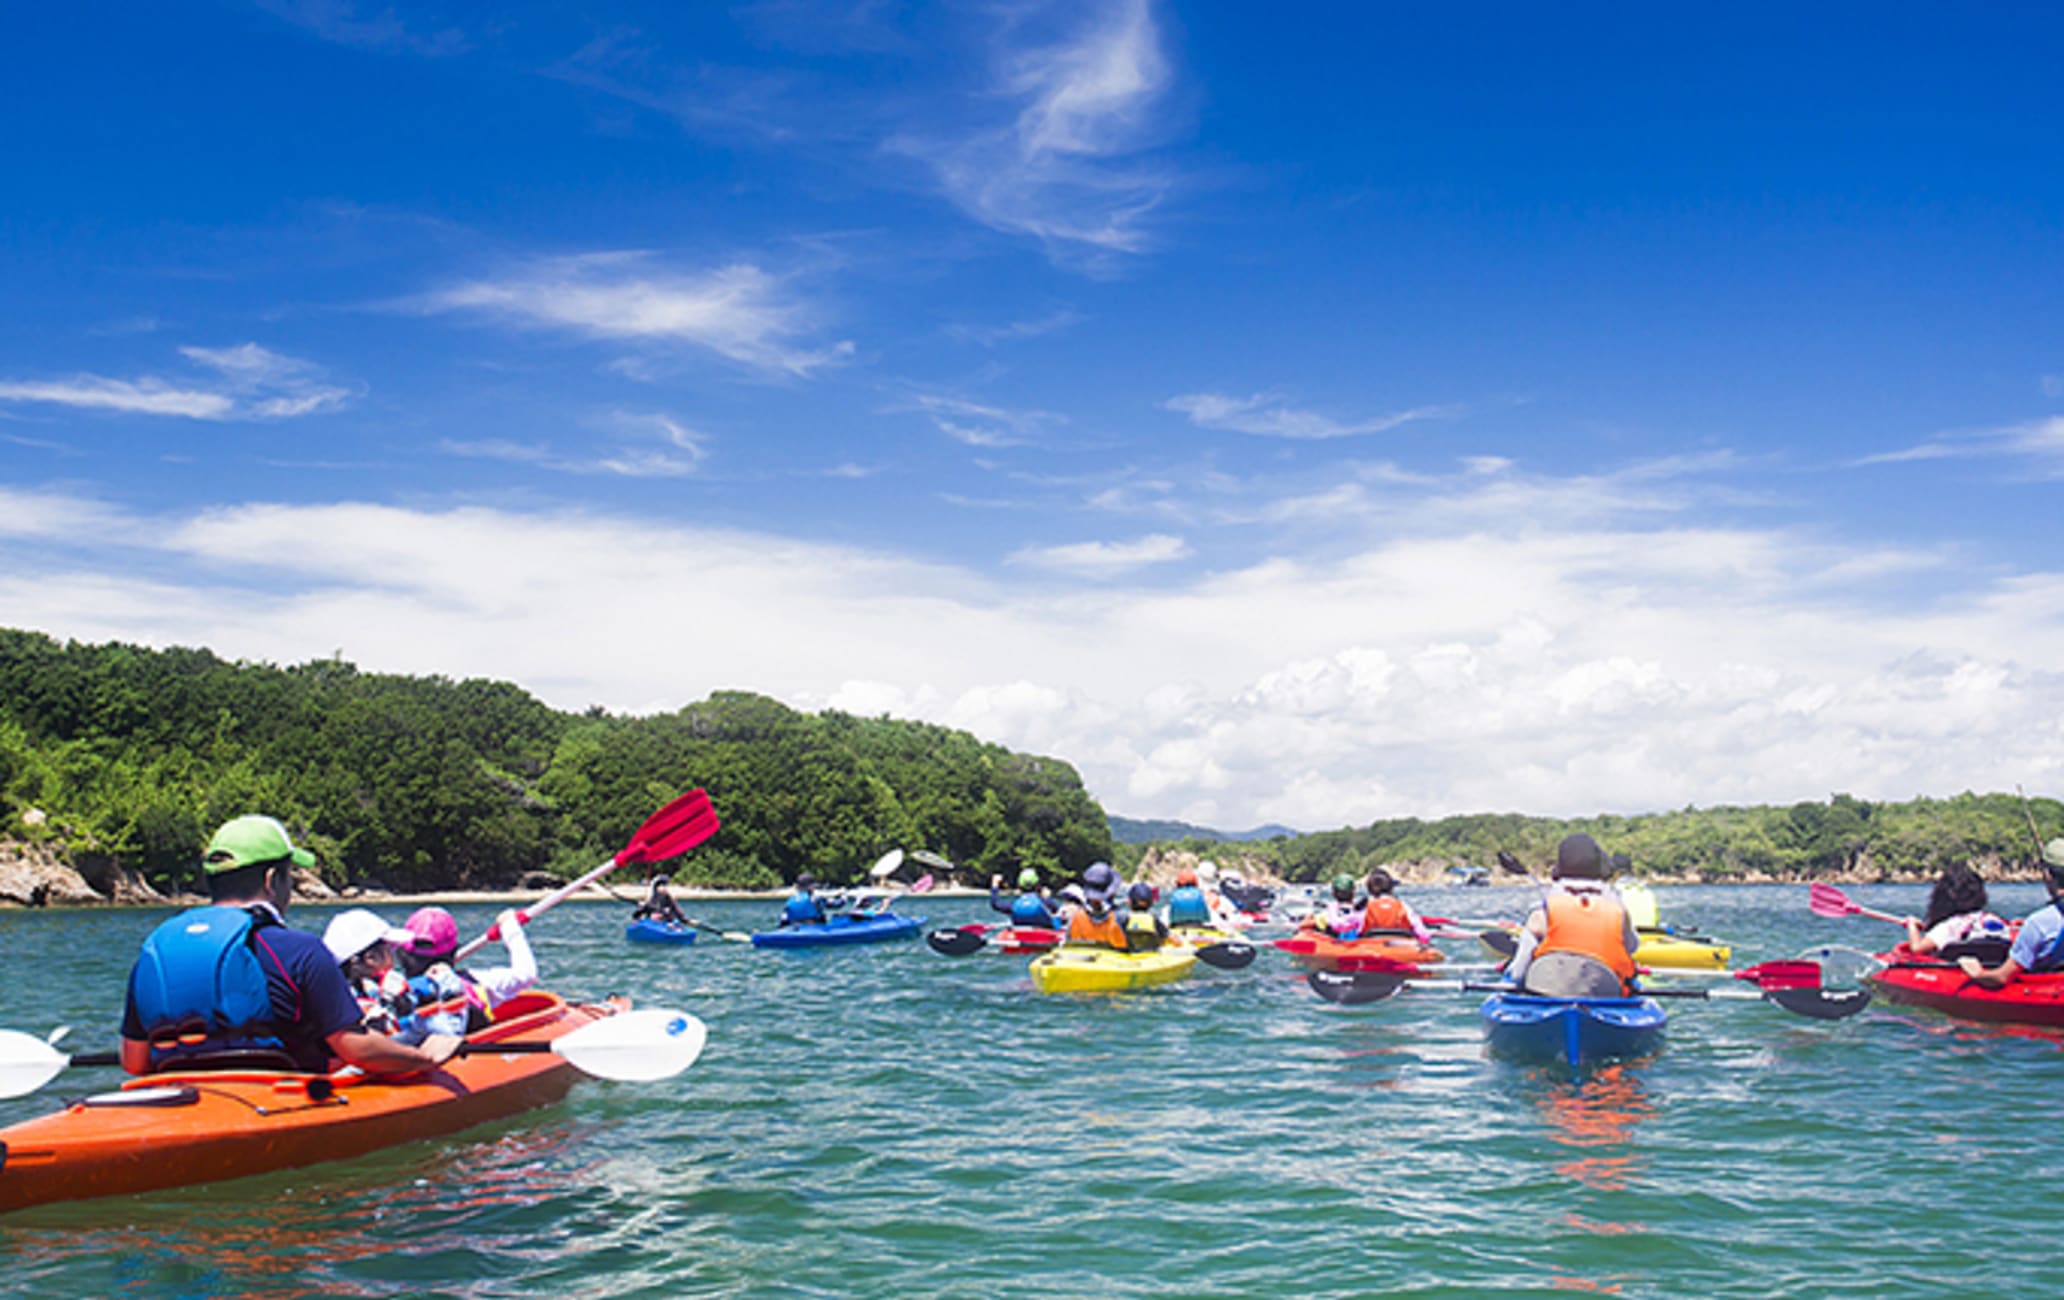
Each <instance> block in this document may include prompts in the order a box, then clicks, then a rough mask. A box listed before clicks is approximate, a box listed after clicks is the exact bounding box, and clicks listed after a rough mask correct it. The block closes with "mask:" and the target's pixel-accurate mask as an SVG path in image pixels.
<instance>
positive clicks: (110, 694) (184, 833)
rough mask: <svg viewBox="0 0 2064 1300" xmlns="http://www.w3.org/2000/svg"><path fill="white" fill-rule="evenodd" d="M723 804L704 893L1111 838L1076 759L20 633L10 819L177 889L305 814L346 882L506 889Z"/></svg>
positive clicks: (749, 713)
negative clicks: (689, 798) (684, 812)
mask: <svg viewBox="0 0 2064 1300" xmlns="http://www.w3.org/2000/svg"><path fill="white" fill-rule="evenodd" d="M696 785H700V786H703V787H705V788H707V789H708V791H709V793H710V798H711V799H712V801H713V802H714V803H715V804H716V807H717V811H718V813H719V815H720V816H721V817H722V819H723V822H724V828H723V830H722V831H720V832H719V833H718V834H717V836H716V837H715V838H714V839H712V840H711V841H709V843H707V844H706V845H704V846H702V847H701V848H699V849H697V850H696V851H695V852H693V853H691V854H689V855H688V856H687V857H686V858H684V859H682V860H681V861H680V863H678V864H677V872H678V874H679V875H681V876H682V878H684V879H688V880H694V881H702V882H709V883H725V884H737V885H755V884H758V885H773V884H777V883H782V882H786V881H790V880H793V879H794V878H795V876H796V875H797V874H798V873H799V872H801V871H804V870H810V871H814V872H816V873H817V874H818V875H820V876H824V875H827V873H828V874H830V875H832V876H834V877H836V876H837V875H838V874H839V873H841V872H847V871H854V870H857V869H859V868H862V867H864V866H865V865H866V864H868V863H870V862H872V861H873V860H874V859H875V858H876V857H878V856H879V855H880V854H881V853H882V852H883V851H884V850H886V849H889V848H892V847H897V846H902V847H907V848H912V849H915V848H929V849H932V850H934V851H936V852H940V853H944V854H946V855H948V856H949V857H951V858H952V859H953V860H954V861H955V862H958V863H963V864H966V865H968V866H970V867H973V868H975V869H978V870H981V871H988V870H990V869H992V868H993V869H996V870H1004V869H1012V870H1014V869H1016V867H1017V865H1018V864H1020V863H1024V864H1029V865H1033V866H1037V867H1041V868H1043V869H1045V870H1048V871H1053V872H1062V871H1066V872H1074V871H1079V870H1081V869H1082V868H1083V867H1084V866H1086V865H1087V864H1088V863H1089V862H1091V861H1093V860H1095V859H1097V858H1100V857H1109V856H1110V854H1111V839H1110V832H1109V830H1108V829H1107V827H1106V825H1105V822H1104V815H1103V810H1102V809H1100V808H1099V807H1098V806H1097V805H1096V803H1095V802H1094V801H1092V800H1091V799H1090V797H1089V795H1088V794H1087V793H1086V792H1085V791H1084V790H1083V788H1082V781H1081V778H1080V777H1079V776H1078V775H1077V774H1076V772H1075V770H1074V768H1073V767H1071V766H1069V765H1068V764H1066V763H1062V762H1058V761H1055V760H1053V759H1046V758H1037V757H1033V756H1029V755H1024V754H1015V753H1012V752H1010V751H1008V750H1006V749H1003V748H1001V747H999V746H996V745H989V744H984V743H982V742H980V741H978V740H976V739H975V738H974V737H973V736H970V735H968V734H967V733H965V732H958V731H951V730H948V729H946V728H943V727H935V726H929V725H926V724H922V723H912V722H896V721H891V720H889V719H886V718H883V719H862V718H854V717H851V716H848V715H845V714H841V713H835V712H829V713H823V714H816V715H811V714H803V713H797V712H795V711H794V710H792V709H789V708H787V707H785V706H784V705H782V704H779V703H777V702H776V701H773V700H770V699H766V698H763V697H760V696H756V695H749V694H741V693H720V694H716V695H712V696H711V697H710V698H709V699H707V700H705V701H703V702H701V703H699V704H693V705H690V706H688V707H687V708H684V709H681V710H680V711H678V712H675V713H668V714H663V715H660V716H656V717H643V718H627V717H617V716H614V715H611V714H607V713H603V712H601V711H599V710H593V711H590V712H589V713H587V714H583V715H573V714H565V713H560V712H557V711H555V710H553V709H550V708H547V707H546V706H545V705H543V704H541V703H539V702H538V701H537V700H535V699H533V698H532V697H531V696H530V695H529V694H527V693H526V692H524V691H523V690H521V689H519V688H518V687H515V686H513V685H510V684H508V683H505V682H488V681H460V682H454V681H451V680H449V679H446V678H442V677H399V676H391V675H383V674H372V673H361V672H359V671H358V670H357V669H356V668H354V667H353V666H352V665H350V664H348V663H345V662H342V661H341V660H318V661H315V662H312V663H307V664H301V665H297V666H294V667H288V668H278V667H273V666H271V665H266V664H246V663H230V662H226V661H224V660H222V659H219V658H217V657H216V656H215V655H213V654H212V653H210V652H208V651H206V650H185V649H175V650H164V651H154V650H145V649H139V648H137V647H133V646H126V645H98V646H92V645H82V644H78V643H70V644H67V643H61V642H58V641H55V640H52V639H51V638H49V637H46V636H43V635H41V634H38V633H32V632H20V631H9V630H0V807H4V808H5V810H6V811H7V812H8V813H9V814H10V815H9V816H8V821H9V823H10V824H11V825H12V826H14V827H16V828H20V827H21V821H20V818H19V817H18V816H16V815H14V814H17V813H18V812H19V811H21V810H23V809H26V808H30V807H34V808H38V809H41V810H42V811H43V812H44V813H46V814H47V815H48V817H49V821H48V823H46V824H45V826H44V827H42V828H40V829H17V830H15V831H13V832H11V833H15V834H39V835H45V836H50V837H54V838H58V839H61V840H65V841H67V843H68V847H71V848H74V849H86V848H92V849H96V850H98V851H101V852H105V853H108V854H111V855H113V856H114V858H115V859H116V861H117V862H118V863H119V864H121V865H123V866H127V867H132V868H135V869H138V870H140V871H142V872H143V873H144V875H145V876H146V878H148V879H150V880H152V881H153V883H156V884H159V885H165V884H171V883H181V884H187V883H191V881H192V874H193V871H194V863H195V861H196V859H197V858H198V855H199V849H200V846H201V844H202V842H203V841H204V840H205V838H206V836H207V834H208V833H209V831H210V830H211V829H212V828H213V827H214V826H215V825H216V824H218V823H219V822H221V821H223V820H225V819H226V818H229V817H232V816H235V815H237V814H239V813H244V812H251V811H263V812H269V813H272V814H273V815H275V816H278V817H280V818H281V819H282V820H284V821H285V822H286V823H287V824H288V825H289V826H290V827H291V828H292V829H293V830H294V831H295V833H296V834H297V835H298V836H301V837H302V838H303V839H305V841H306V842H307V843H308V845H309V847H311V848H313V849H315V850H316V851H317V852H318V853H320V854H321V856H322V859H323V865H324V870H325V871H326V873H328V874H329V875H330V876H331V878H332V879H333V881H335V882H336V883H340V884H342V883H350V882H360V883H377V884H382V885H386V886H389V887H393V888H404V889H426V888H437V887H449V886H488V885H499V884H505V883H509V882H511V881H513V880H514V879H515V878H516V877H517V876H519V875H520V874H522V873H523V872H526V871H531V870H536V869H539V868H547V869H553V870H558V871H560V872H562V873H563V872H565V871H567V870H568V869H570V868H576V867H586V866H591V865H593V864H594V863H596V862H599V861H601V860H602V859H604V858H606V857H608V856H609V855H610V854H611V853H612V852H614V851H615V850H616V849H618V848H620V847H621V846H622V844H623V842H624V840H625V839H626V838H627V837H628V836H629V835H630V833H631V831H632V830H634V829H635V828H636V827H637V826H638V824H639V823H640V822H641V821H643V820H644V818H645V817H646V816H647V815H648V814H650V813H651V812H652V811H653V810H654V809H655V808H657V807H659V805H660V804H662V803H664V802H665V801H666V800H667V799H668V798H670V797H671V796H673V795H675V794H677V793H679V792H680V791H681V790H683V789H686V788H688V787H690V786H696Z"/></svg>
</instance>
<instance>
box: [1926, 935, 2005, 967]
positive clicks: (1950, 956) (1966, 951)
mask: <svg viewBox="0 0 2064 1300" xmlns="http://www.w3.org/2000/svg"><path fill="white" fill-rule="evenodd" d="M2013 946H2014V945H2013V943H2012V942H2011V941H2009V940H2006V939H1967V940H1965V941H1964V942H1963V943H1949V944H1944V945H1943V946H1942V947H1941V949H1940V950H1938V952H1937V953H1936V955H1937V956H1939V957H1941V958H1942V960H1944V961H1956V960H1958V959H1959V958H1963V957H1976V958H1977V959H1978V960H1979V961H1980V962H1982V963H1984V964H1985V965H1987V966H1997V965H1999V964H2000V963H2001V962H2003V961H2005V960H2006V959H2007V953H2008V952H2009V951H2011V950H2012V949H2013Z"/></svg>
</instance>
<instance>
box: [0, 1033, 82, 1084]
mask: <svg viewBox="0 0 2064 1300" xmlns="http://www.w3.org/2000/svg"><path fill="white" fill-rule="evenodd" d="M71 1063H72V1058H71V1057H69V1056H66V1055H65V1054H64V1053H63V1052H60V1051H58V1050H57V1049H56V1048H54V1047H52V1046H51V1045H50V1044H49V1043H46V1042H44V1041H43V1040H42V1039H40V1038H38V1037H36V1036H35V1035H34V1034H25V1033H23V1032H22V1031H21V1030H19V1029H0V1099H5V1098H9V1097H26V1096H28V1095H29V1094H30V1093H32V1092H34V1091H36V1089H38V1088H40V1087H42V1086H43V1085H44V1084H46V1083H49V1082H50V1081H51V1080H52V1079H55V1078H56V1077H57V1076H58V1074H59V1073H60V1072H61V1071H62V1070H63V1069H64V1068H65V1067H66V1066H67V1065H70V1064H71Z"/></svg>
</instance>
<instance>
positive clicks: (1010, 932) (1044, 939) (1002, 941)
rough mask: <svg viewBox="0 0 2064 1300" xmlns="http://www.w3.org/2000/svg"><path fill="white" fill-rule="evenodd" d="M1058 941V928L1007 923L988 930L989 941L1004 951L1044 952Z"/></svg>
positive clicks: (1059, 935)
mask: <svg viewBox="0 0 2064 1300" xmlns="http://www.w3.org/2000/svg"><path fill="white" fill-rule="evenodd" d="M1060 941H1061V932H1060V931H1059V930H1044V929H1041V928H1039V927H1038V926H1030V925H1007V926H1004V927H1003V928H1002V929H1000V930H991V931H990V932H989V942H990V943H992V944H994V945H995V946H996V947H998V948H1000V949H1002V950H1003V951H1005V952H1045V951H1046V950H1047V949H1048V948H1051V947H1053V946H1054V945H1056V944H1058V943H1060Z"/></svg>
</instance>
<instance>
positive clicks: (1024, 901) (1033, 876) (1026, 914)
mask: <svg viewBox="0 0 2064 1300" xmlns="http://www.w3.org/2000/svg"><path fill="white" fill-rule="evenodd" d="M1002 889H1003V877H1002V876H1001V875H993V876H991V877H989V907H990V910H992V911H997V912H1002V913H1004V914H1005V915H1006V916H1008V917H1010V920H1011V924H1012V925H1014V926H1017V927H1019V928H1021V929H1026V930H1056V929H1059V928H1060V927H1059V925H1058V924H1057V923H1056V922H1055V920H1054V906H1053V904H1052V903H1051V902H1050V901H1048V899H1047V897H1046V892H1045V891H1044V890H1042V889H1041V888H1040V887H1039V872H1038V871H1037V870H1035V869H1033V868H1031V867H1026V868H1025V869H1024V870H1023V871H1020V872H1019V873H1018V894H1017V897H1015V898H1013V899H1011V900H1010V901H1009V902H1008V903H1006V902H1004V901H1003V894H1002Z"/></svg>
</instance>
